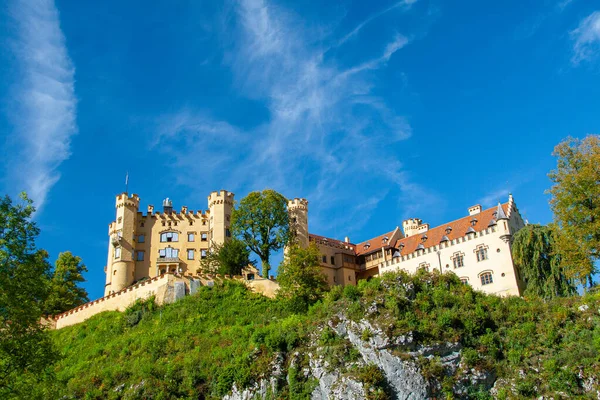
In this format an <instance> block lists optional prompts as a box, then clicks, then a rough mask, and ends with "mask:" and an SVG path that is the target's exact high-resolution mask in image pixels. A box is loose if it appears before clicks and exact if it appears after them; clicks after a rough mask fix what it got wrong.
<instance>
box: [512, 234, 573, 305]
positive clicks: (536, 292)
mask: <svg viewBox="0 0 600 400" xmlns="http://www.w3.org/2000/svg"><path fill="white" fill-rule="evenodd" d="M512 253H513V260H514V262H515V266H516V267H517V268H518V269H519V271H520V272H521V276H522V278H523V281H524V282H525V292H524V294H525V295H530V296H539V297H542V298H545V299H550V298H554V297H559V296H569V295H571V294H573V293H575V286H574V285H573V281H572V280H571V279H569V278H567V276H566V275H565V269H564V267H563V266H562V264H561V257H560V255H559V254H558V253H557V250H556V232H555V229H554V228H553V227H552V226H541V225H527V226H526V227H524V228H522V229H521V230H519V231H518V232H517V233H516V234H515V236H514V241H513V244H512Z"/></svg>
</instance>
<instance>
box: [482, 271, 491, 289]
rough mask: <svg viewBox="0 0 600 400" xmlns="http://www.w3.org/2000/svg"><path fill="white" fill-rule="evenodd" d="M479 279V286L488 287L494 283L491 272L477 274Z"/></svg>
mask: <svg viewBox="0 0 600 400" xmlns="http://www.w3.org/2000/svg"><path fill="white" fill-rule="evenodd" d="M479 279H481V286H484V285H489V284H490V283H494V278H493V276H492V273H491V272H489V271H488V272H482V273H481V274H479Z"/></svg>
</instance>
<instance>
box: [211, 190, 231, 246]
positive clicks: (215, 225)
mask: <svg viewBox="0 0 600 400" xmlns="http://www.w3.org/2000/svg"><path fill="white" fill-rule="evenodd" d="M233 201H234V194H233V193H231V192H228V191H227V190H220V191H218V192H212V193H211V194H210V195H209V196H208V209H209V213H210V220H209V229H210V232H211V236H210V240H211V241H212V242H213V243H215V244H223V243H225V240H227V239H228V238H230V237H231V230H230V221H231V212H232V211H233Z"/></svg>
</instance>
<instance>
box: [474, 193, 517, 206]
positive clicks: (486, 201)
mask: <svg viewBox="0 0 600 400" xmlns="http://www.w3.org/2000/svg"><path fill="white" fill-rule="evenodd" d="M509 193H510V190H508V189H498V190H495V191H493V192H490V193H487V194H485V195H484V196H483V197H482V198H480V199H479V200H477V202H478V203H479V204H481V205H482V206H483V207H484V208H489V207H491V206H493V205H495V204H498V202H504V201H506V199H507V198H508V194H509Z"/></svg>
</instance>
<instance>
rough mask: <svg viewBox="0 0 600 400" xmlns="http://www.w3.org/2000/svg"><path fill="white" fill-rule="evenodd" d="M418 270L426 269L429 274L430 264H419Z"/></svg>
mask: <svg viewBox="0 0 600 400" xmlns="http://www.w3.org/2000/svg"><path fill="white" fill-rule="evenodd" d="M418 269H424V270H425V271H427V272H429V264H428V263H421V264H419V268H418Z"/></svg>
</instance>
